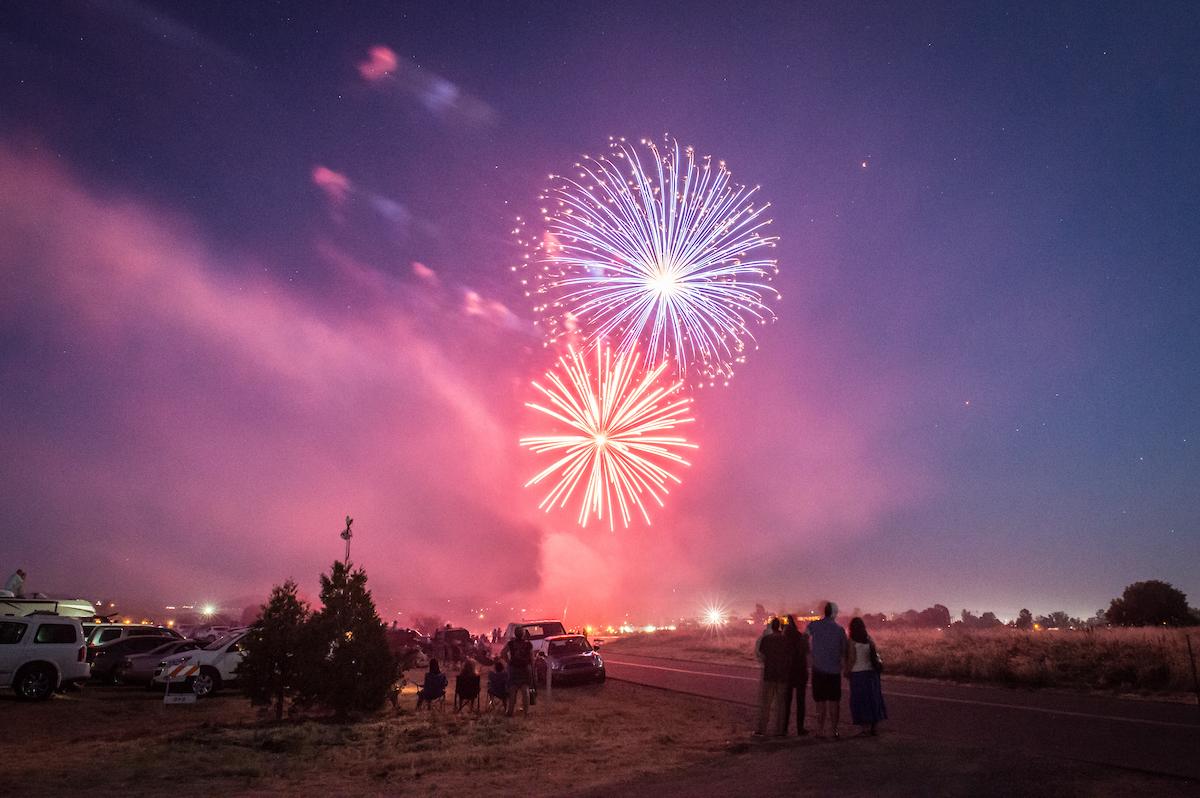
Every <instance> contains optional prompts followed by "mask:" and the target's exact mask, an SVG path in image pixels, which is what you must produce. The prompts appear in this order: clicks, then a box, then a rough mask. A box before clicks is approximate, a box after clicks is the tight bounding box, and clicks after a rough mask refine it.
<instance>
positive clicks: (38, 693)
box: [0, 615, 91, 701]
mask: <svg viewBox="0 0 1200 798" xmlns="http://www.w3.org/2000/svg"><path fill="white" fill-rule="evenodd" d="M90 673H91V666H90V665H88V661H87V646H86V645H84V642H83V628H82V627H81V626H80V624H79V619H78V618H70V617H65V616H61V615H26V616H24V617H7V616H6V617H3V618H0V687H11V688H12V689H13V690H14V691H15V692H16V694H17V698H19V699H21V700H23V701H44V700H46V699H47V698H49V697H50V695H51V694H52V693H53V692H54V691H55V690H58V689H60V688H62V687H63V686H64V685H67V684H71V683H78V682H82V681H86V680H87V678H88V675H89V674H90Z"/></svg>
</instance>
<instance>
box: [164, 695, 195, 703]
mask: <svg viewBox="0 0 1200 798" xmlns="http://www.w3.org/2000/svg"><path fill="white" fill-rule="evenodd" d="M163 703H164V704H194V703H196V694H195V693H174V694H172V693H167V694H166V695H165V696H163Z"/></svg>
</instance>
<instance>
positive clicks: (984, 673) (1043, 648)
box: [602, 625, 1200, 696]
mask: <svg viewBox="0 0 1200 798" xmlns="http://www.w3.org/2000/svg"><path fill="white" fill-rule="evenodd" d="M1188 635H1190V636H1191V642H1192V649H1193V651H1194V652H1195V654H1196V656H1197V658H1198V659H1200V630H1195V629H1193V630H1187V629H1158V628H1145V629H1095V630H1092V631H1072V630H1061V631H1060V630H1055V631H1029V632H1026V631H1018V630H1016V629H1008V628H1001V629H992V630H988V631H957V630H952V629H946V630H941V629H907V630H895V631H891V630H880V631H874V632H872V636H873V637H874V639H875V641H876V644H877V646H878V648H879V652H880V656H881V657H882V658H883V660H884V667H885V673H888V674H892V675H899V676H915V677H919V678H925V679H946V680H951V681H958V682H971V683H977V684H998V685H1010V686H1014V687H1030V688H1038V687H1053V688H1062V689H1079V690H1108V691H1113V692H1125V693H1129V692H1134V693H1140V694H1143V695H1176V696H1185V695H1186V694H1188V693H1191V692H1193V691H1194V690H1195V684H1194V682H1193V681H1192V667H1191V662H1190V660H1189V658H1188V649H1187V636H1188ZM756 637H757V632H756V630H755V629H753V628H751V627H749V626H741V625H738V626H732V627H728V628H725V629H723V630H721V631H712V630H682V629H681V630H676V631H659V632H653V633H649V634H635V635H628V636H626V637H622V638H619V639H616V640H613V641H611V642H608V643H606V644H605V645H604V647H603V648H602V651H611V652H613V653H618V652H626V653H629V654H645V655H647V656H663V657H672V658H675V659H691V660H698V661H704V662H721V663H726V664H730V665H750V666H753V665H755V664H756V663H755V660H754V640H755V638H756Z"/></svg>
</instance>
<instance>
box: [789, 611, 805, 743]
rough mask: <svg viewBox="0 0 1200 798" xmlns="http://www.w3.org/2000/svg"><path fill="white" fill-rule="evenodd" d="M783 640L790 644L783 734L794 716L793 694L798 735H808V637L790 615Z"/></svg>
mask: <svg viewBox="0 0 1200 798" xmlns="http://www.w3.org/2000/svg"><path fill="white" fill-rule="evenodd" d="M783 639H784V640H786V641H787V644H788V680H787V684H786V685H785V686H784V688H783V733H784V735H786V734H787V730H788V720H789V719H790V718H791V714H792V694H793V693H794V694H795V696H796V734H798V735H800V736H803V735H805V734H808V730H807V729H805V728H804V691H805V690H806V689H808V635H806V634H804V633H803V632H801V631H800V627H799V626H797V625H796V619H795V618H794V617H792V616H791V615H789V616H788V617H787V625H786V626H784V627H783Z"/></svg>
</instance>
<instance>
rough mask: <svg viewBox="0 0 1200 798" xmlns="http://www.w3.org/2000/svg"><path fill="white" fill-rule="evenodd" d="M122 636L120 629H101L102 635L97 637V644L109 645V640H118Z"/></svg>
mask: <svg viewBox="0 0 1200 798" xmlns="http://www.w3.org/2000/svg"><path fill="white" fill-rule="evenodd" d="M120 636H121V630H120V629H101V630H100V634H98V635H96V643H97V644H99V643H107V642H108V641H109V640H116V639H117V638H118V637H120Z"/></svg>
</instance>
